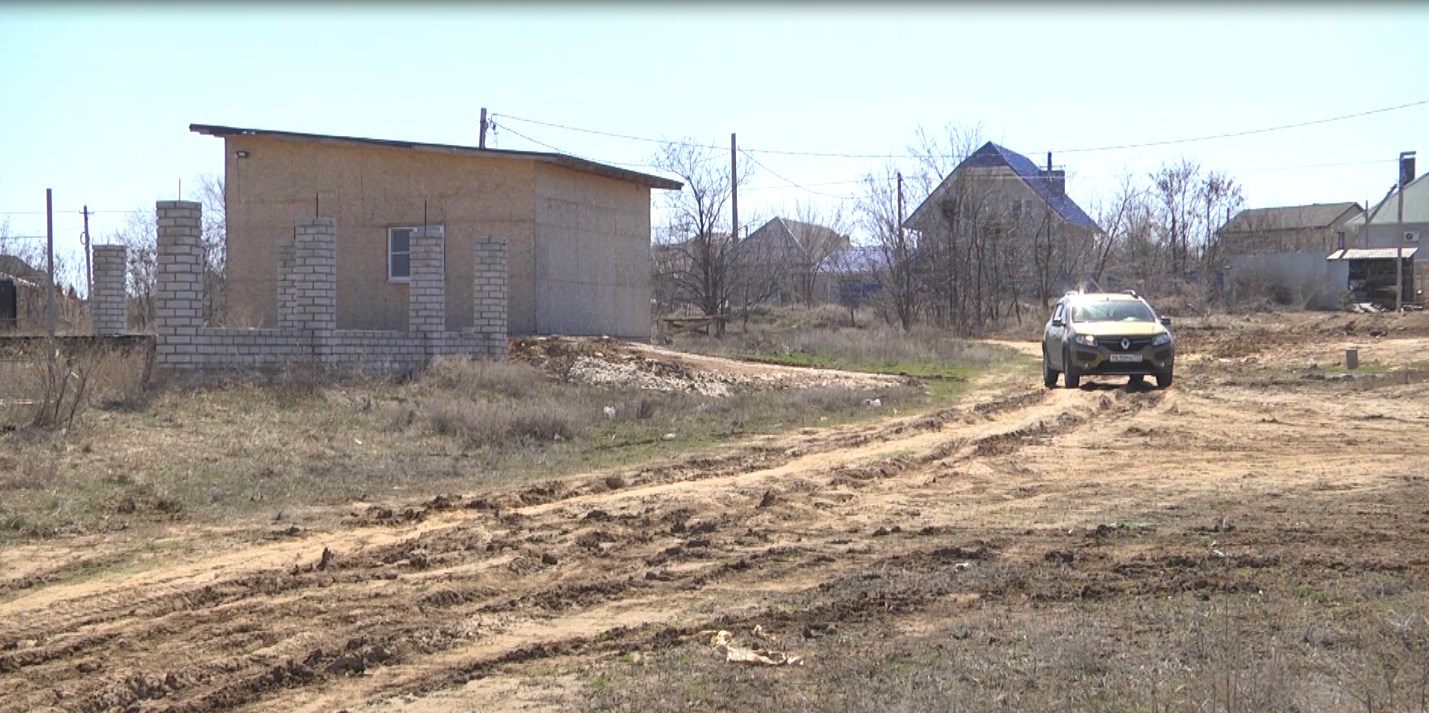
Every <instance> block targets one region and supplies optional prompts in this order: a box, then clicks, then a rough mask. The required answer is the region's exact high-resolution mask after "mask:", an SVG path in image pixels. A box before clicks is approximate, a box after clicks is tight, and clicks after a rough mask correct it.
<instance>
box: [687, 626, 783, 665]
mask: <svg viewBox="0 0 1429 713" xmlns="http://www.w3.org/2000/svg"><path fill="white" fill-rule="evenodd" d="M753 635H754V637H755V638H759V639H764V640H766V641H773V640H774V636H773V635H772V634H769V633H767V632H765V631H764V627H763V626H755V627H754V631H753ZM698 636H701V637H703V636H709V637H710V638H709V642H710V646H712V647H714V649H715V651H718V652H720V653H721V654H724V660H725V661H726V662H728V663H750V664H760V665H763V666H793V665H799V666H802V665H803V664H804V658H803V657H802V656H791V655H789V654H788V653H787V652H784V651H774V650H772V649H756V648H750V647H747V646H740V645H738V644H736V643H734V635H733V634H731V633H729V632H728V631H725V630H724V629H720V630H719V631H715V630H713V629H706V630H704V631H701V632H699V634H698Z"/></svg>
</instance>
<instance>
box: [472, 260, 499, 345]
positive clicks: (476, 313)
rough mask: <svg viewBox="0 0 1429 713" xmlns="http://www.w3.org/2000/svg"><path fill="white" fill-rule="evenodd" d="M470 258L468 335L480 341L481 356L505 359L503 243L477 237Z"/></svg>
mask: <svg viewBox="0 0 1429 713" xmlns="http://www.w3.org/2000/svg"><path fill="white" fill-rule="evenodd" d="M475 244H476V249H475V254H474V255H473V257H474V259H475V261H476V265H475V269H474V270H473V271H472V274H473V275H474V278H473V279H474V284H473V285H472V290H471V293H472V295H473V300H474V303H473V304H472V311H471V313H472V320H473V321H472V325H471V326H472V332H473V333H474V334H476V335H478V336H481V337H482V338H483V349H484V351H485V353H484V354H482V356H484V357H486V358H488V359H505V358H506V330H507V325H506V240H505V239H504V238H493V237H478V238H477V239H476V241H475Z"/></svg>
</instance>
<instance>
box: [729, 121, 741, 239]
mask: <svg viewBox="0 0 1429 713" xmlns="http://www.w3.org/2000/svg"><path fill="white" fill-rule="evenodd" d="M737 151H738V148H736V145H735V139H734V134H730V135H729V212H730V225H731V230H730V234H729V235H730V238H731V239H732V240H739V163H738V162H737V160H736V158H735V153H736V152H737Z"/></svg>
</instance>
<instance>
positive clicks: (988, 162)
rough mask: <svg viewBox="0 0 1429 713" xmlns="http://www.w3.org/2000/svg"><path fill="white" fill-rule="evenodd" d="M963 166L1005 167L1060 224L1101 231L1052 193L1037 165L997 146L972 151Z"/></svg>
mask: <svg viewBox="0 0 1429 713" xmlns="http://www.w3.org/2000/svg"><path fill="white" fill-rule="evenodd" d="M963 166H975V167H979V168H995V167H997V166H1007V167H1008V168H1010V169H1012V171H1013V172H1014V173H1016V174H1017V175H1018V176H1020V177H1021V178H1022V180H1023V181H1024V182H1025V183H1026V184H1027V185H1028V186H1029V187H1031V188H1032V190H1033V191H1035V192H1036V193H1037V195H1038V196H1040V197H1041V198H1042V200H1043V201H1046V203H1047V205H1049V206H1051V207H1052V210H1055V211H1057V214H1058V215H1060V216H1062V219H1063V220H1065V221H1067V222H1069V223H1074V224H1076V225H1080V226H1082V227H1084V228H1091V229H1092V230H1100V228H1098V227H1097V222H1096V221H1095V220H1092V218H1091V216H1089V215H1087V214H1086V213H1085V212H1084V211H1083V210H1082V208H1081V206H1079V205H1077V202H1076V201H1074V200H1072V199H1071V197H1070V196H1068V195H1067V194H1066V192H1063V193H1062V194H1061V195H1057V194H1056V193H1055V192H1053V190H1052V180H1051V178H1050V177H1048V176H1046V175H1044V173H1043V171H1042V169H1040V168H1038V167H1037V164H1035V163H1033V162H1032V160H1031V159H1029V158H1027V157H1026V156H1023V155H1022V154H1020V153H1017V152H1016V151H1013V150H1012V149H1009V148H1006V147H1003V146H998V145H997V144H995V143H993V142H991V141H989V142H987V143H985V144H983V145H982V148H980V149H978V150H977V151H974V152H973V153H972V155H971V156H968V157H967V158H965V159H963V162H962V163H960V164H958V168H962V167H963ZM958 168H955V169H953V173H957V171H958Z"/></svg>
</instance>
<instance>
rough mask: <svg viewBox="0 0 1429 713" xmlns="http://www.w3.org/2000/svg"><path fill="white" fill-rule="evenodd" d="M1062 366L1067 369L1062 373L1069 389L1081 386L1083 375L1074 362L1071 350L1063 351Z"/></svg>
mask: <svg viewBox="0 0 1429 713" xmlns="http://www.w3.org/2000/svg"><path fill="white" fill-rule="evenodd" d="M1062 366H1063V368H1064V369H1065V371H1063V372H1062V381H1063V382H1064V383H1065V384H1066V385H1067V388H1069V389H1075V388H1077V387H1079V386H1081V385H1082V374H1081V372H1079V371H1077V363H1076V362H1074V361H1072V353H1071V351H1070V350H1067V349H1063V350H1062Z"/></svg>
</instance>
